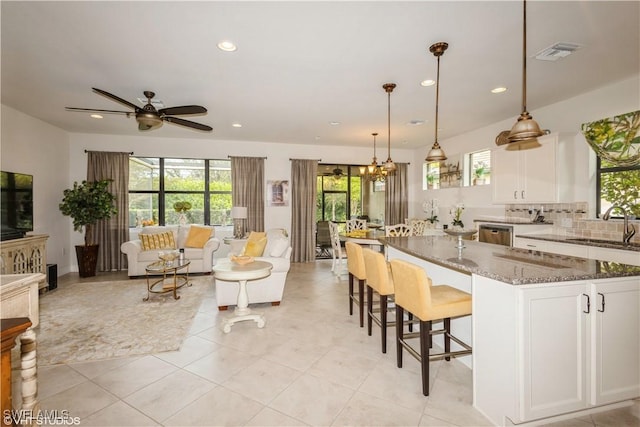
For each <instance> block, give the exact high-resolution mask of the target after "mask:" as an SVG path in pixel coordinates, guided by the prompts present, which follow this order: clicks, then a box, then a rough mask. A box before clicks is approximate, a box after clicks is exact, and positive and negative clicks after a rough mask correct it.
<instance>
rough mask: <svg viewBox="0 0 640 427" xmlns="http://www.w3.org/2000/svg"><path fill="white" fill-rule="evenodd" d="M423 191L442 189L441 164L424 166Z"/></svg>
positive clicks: (435, 163)
mask: <svg viewBox="0 0 640 427" xmlns="http://www.w3.org/2000/svg"><path fill="white" fill-rule="evenodd" d="M422 176H423V177H424V179H423V180H422V189H423V190H433V189H436V188H440V162H429V163H423V164H422Z"/></svg>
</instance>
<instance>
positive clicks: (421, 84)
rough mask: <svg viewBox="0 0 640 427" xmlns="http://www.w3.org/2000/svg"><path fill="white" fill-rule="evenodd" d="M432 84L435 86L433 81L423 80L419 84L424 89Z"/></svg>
mask: <svg viewBox="0 0 640 427" xmlns="http://www.w3.org/2000/svg"><path fill="white" fill-rule="evenodd" d="M434 84H436V81H435V80H423V81H421V82H420V86H424V87H427V86H433V85H434Z"/></svg>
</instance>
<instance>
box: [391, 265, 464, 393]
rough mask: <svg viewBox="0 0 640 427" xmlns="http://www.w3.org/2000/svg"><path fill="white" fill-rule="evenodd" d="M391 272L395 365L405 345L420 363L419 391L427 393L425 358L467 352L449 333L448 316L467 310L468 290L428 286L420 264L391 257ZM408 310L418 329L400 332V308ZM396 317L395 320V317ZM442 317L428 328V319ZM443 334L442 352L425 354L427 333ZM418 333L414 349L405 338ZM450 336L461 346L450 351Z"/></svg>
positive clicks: (428, 282) (445, 356)
mask: <svg viewBox="0 0 640 427" xmlns="http://www.w3.org/2000/svg"><path fill="white" fill-rule="evenodd" d="M391 272H392V275H393V283H394V288H395V289H394V290H395V300H396V351H397V361H398V368H402V350H403V349H406V350H407V351H408V352H409V354H411V355H412V356H413V357H415V358H416V359H417V360H418V361H420V364H421V366H422V394H424V395H425V396H428V395H429V360H433V359H440V358H443V357H444V359H445V360H449V359H450V358H451V357H455V356H462V355H465V354H471V346H469V345H467V344H465V343H464V342H462V341H460V340H459V339H458V338H456V337H454V336H453V335H451V318H454V317H461V316H468V315H470V314H471V294H469V293H468V292H464V291H461V290H459V289H456V288H453V287H451V286H448V285H439V286H432V284H431V279H430V278H429V277H428V276H427V273H426V272H425V271H424V269H423V268H422V267H419V266H417V265H415V264H412V263H409V262H406V261H402V260H397V259H394V260H391ZM405 310H406V311H408V312H409V313H412V314H413V315H414V316H415V317H417V318H418V319H419V321H420V332H417V333H412V334H406V335H405V334H404V327H403V326H404V325H403V322H402V317H403V315H404V311H405ZM398 319H399V320H398ZM435 320H443V324H444V328H443V329H441V330H434V331H432V330H431V322H432V321H435ZM436 333H442V334H444V352H442V353H437V354H431V355H430V354H429V348H430V347H431V335H432V334H436ZM418 336H419V337H420V349H419V351H416V349H414V348H413V347H411V345H409V343H408V341H407V339H409V338H417V337H418ZM451 340H454V341H455V342H456V343H458V344H459V345H460V346H462V348H463V349H464V350H459V351H451Z"/></svg>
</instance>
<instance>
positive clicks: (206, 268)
mask: <svg viewBox="0 0 640 427" xmlns="http://www.w3.org/2000/svg"><path fill="white" fill-rule="evenodd" d="M190 227H191V225H186V226H179V225H167V226H149V227H144V228H143V229H142V230H141V231H140V233H139V234H155V233H163V232H166V231H171V232H172V233H173V238H174V241H175V242H176V249H181V248H184V256H185V258H187V259H188V260H190V261H191V264H190V265H189V273H207V274H210V273H211V268H212V267H213V253H214V252H215V251H216V250H218V248H219V247H220V240H219V239H218V238H217V237H215V229H214V228H213V227H207V228H211V236H210V237H209V239H208V240H207V242H206V243H205V244H204V247H203V248H187V247H185V241H186V240H187V236H188V235H189V229H190ZM199 227H205V226H203V225H199ZM120 250H121V251H122V252H123V253H124V254H126V255H127V262H128V265H129V270H128V275H129V277H135V276H144V275H145V273H146V272H145V267H146V266H147V265H149V264H151V263H152V262H154V261H158V260H159V258H158V252H160V251H161V250H163V249H152V250H147V251H144V250H142V242H141V241H140V239H136V240H129V241H128V242H124V243H123V244H122V246H121V247H120ZM165 250H166V249H165Z"/></svg>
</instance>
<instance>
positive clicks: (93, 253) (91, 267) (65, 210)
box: [59, 179, 117, 277]
mask: <svg viewBox="0 0 640 427" xmlns="http://www.w3.org/2000/svg"><path fill="white" fill-rule="evenodd" d="M110 181H111V180H107V179H104V180H100V181H93V182H87V181H82V183H81V184H78V183H77V182H74V183H73V188H71V189H67V190H64V197H63V199H62V203H60V206H59V208H60V211H61V212H62V214H63V215H67V216H70V217H71V218H72V219H73V229H74V230H75V231H83V228H84V232H85V233H84V245H78V246H76V256H77V258H78V271H79V273H80V277H89V276H95V275H96V265H97V262H98V249H99V243H95V242H94V227H95V225H96V223H97V222H98V221H99V220H104V219H109V218H111V216H112V215H114V214H116V213H117V209H116V207H115V206H114V201H115V196H114V195H113V194H111V193H110V192H109V190H108V187H109V182H110Z"/></svg>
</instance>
